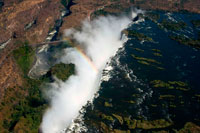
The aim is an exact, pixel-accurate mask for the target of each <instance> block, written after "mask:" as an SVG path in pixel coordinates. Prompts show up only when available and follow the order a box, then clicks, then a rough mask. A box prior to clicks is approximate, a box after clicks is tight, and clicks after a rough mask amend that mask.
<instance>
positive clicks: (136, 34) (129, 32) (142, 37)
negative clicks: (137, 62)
mask: <svg viewBox="0 0 200 133" xmlns="http://www.w3.org/2000/svg"><path fill="white" fill-rule="evenodd" d="M122 32H123V33H124V34H125V35H126V36H128V37H135V38H136V39H137V40H139V41H148V42H153V39H152V38H151V37H148V36H146V35H145V34H143V33H139V32H136V31H133V30H123V31H122Z"/></svg>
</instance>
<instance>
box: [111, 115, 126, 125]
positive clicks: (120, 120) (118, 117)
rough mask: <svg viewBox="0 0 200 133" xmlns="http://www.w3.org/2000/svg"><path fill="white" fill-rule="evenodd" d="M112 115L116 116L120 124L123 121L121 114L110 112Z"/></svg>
mask: <svg viewBox="0 0 200 133" xmlns="http://www.w3.org/2000/svg"><path fill="white" fill-rule="evenodd" d="M112 115H113V116H114V117H115V118H117V120H118V121H119V123H120V124H121V125H123V123H124V121H123V118H122V116H120V115H117V114H112Z"/></svg>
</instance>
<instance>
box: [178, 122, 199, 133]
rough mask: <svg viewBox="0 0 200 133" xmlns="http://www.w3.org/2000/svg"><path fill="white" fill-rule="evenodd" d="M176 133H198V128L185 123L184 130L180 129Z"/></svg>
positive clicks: (192, 124) (190, 123)
mask: <svg viewBox="0 0 200 133" xmlns="http://www.w3.org/2000/svg"><path fill="white" fill-rule="evenodd" d="M176 132H178V133H199V132H200V127H199V126H197V125H196V124H194V123H192V122H187V123H186V124H185V125H184V128H182V129H180V130H179V131H176Z"/></svg>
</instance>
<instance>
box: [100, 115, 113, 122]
mask: <svg viewBox="0 0 200 133" xmlns="http://www.w3.org/2000/svg"><path fill="white" fill-rule="evenodd" d="M101 117H102V119H106V120H108V121H114V119H113V118H112V116H109V115H105V114H101Z"/></svg>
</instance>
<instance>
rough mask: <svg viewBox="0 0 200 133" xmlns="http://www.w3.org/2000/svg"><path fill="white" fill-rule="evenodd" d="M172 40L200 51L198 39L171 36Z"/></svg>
mask: <svg viewBox="0 0 200 133" xmlns="http://www.w3.org/2000/svg"><path fill="white" fill-rule="evenodd" d="M169 37H170V38H171V39H172V40H175V41H177V42H178V43H180V44H184V45H189V46H192V47H195V48H198V49H200V38H198V39H192V38H186V37H184V36H180V35H179V36H169Z"/></svg>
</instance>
